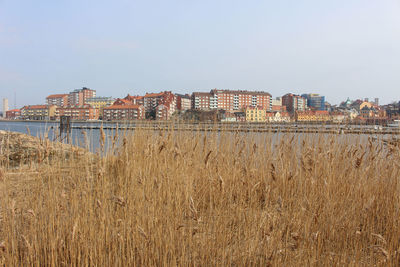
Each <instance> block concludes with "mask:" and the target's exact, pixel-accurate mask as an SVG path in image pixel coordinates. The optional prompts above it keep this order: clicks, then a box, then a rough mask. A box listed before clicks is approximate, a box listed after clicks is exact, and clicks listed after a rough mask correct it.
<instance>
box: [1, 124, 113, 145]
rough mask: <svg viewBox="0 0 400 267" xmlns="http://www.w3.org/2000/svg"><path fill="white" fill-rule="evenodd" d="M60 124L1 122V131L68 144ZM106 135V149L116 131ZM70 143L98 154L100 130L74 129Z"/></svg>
mask: <svg viewBox="0 0 400 267" xmlns="http://www.w3.org/2000/svg"><path fill="white" fill-rule="evenodd" d="M79 124H85V123H82V122H77V123H72V125H79ZM59 125H60V124H59V122H29V121H23V122H19V121H18V122H15V121H0V130H4V131H12V132H20V133H24V134H30V135H32V136H36V137H40V138H44V137H46V136H47V137H48V138H49V139H50V140H53V141H55V140H60V139H61V141H62V142H64V143H66V142H67V138H66V136H65V135H64V136H62V137H61V138H60V136H59V135H60V132H59ZM90 125H93V126H100V125H101V123H91V124H90ZM104 132H105V135H106V137H107V138H106V140H105V147H106V148H107V147H109V146H110V144H111V137H113V136H114V135H115V131H114V130H104ZM70 143H72V144H73V145H77V146H80V147H85V148H89V150H90V151H92V152H96V151H97V150H98V149H99V148H100V131H99V130H80V129H72V130H71V134H70Z"/></svg>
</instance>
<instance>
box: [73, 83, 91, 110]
mask: <svg viewBox="0 0 400 267" xmlns="http://www.w3.org/2000/svg"><path fill="white" fill-rule="evenodd" d="M93 97H96V90H92V89H89V88H86V87H83V88H82V89H76V90H74V91H72V92H70V93H69V95H68V106H83V105H85V104H86V100H87V99H89V98H93Z"/></svg>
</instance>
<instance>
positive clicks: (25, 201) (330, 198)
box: [0, 131, 400, 266]
mask: <svg viewBox="0 0 400 267" xmlns="http://www.w3.org/2000/svg"><path fill="white" fill-rule="evenodd" d="M100 136H101V138H102V139H103V143H104V139H105V138H106V137H105V136H104V135H100ZM117 138H121V139H122V140H123V141H122V145H121V146H120V147H116V146H111V147H110V150H109V151H108V153H106V156H105V157H103V158H101V159H99V160H97V161H95V162H93V161H91V160H90V158H89V157H83V158H79V159H78V158H74V157H72V158H69V159H68V160H65V159H59V160H56V161H52V163H51V164H45V162H46V161H42V162H44V163H43V164H40V166H36V165H35V166H33V167H32V166H31V167H30V168H29V169H27V168H22V169H21V170H18V169H13V170H9V169H7V168H5V166H4V165H3V166H2V169H3V171H2V172H3V177H2V181H1V182H0V192H1V198H0V207H1V215H2V217H1V218H2V220H1V226H2V227H1V228H0V263H1V264H4V265H7V266H11V265H101V266H104V265H117V266H122V265H123V266H136V265H145V266H154V265H157V266H170V265H190V266H192V265H202V266H203V265H215V266H226V265H241V266H242V265H246V266H247V265H261V266H304V265H306V266H309V265H316V266H326V265H328V266H342V265H358V266H361V265H382V266H388V265H391V266H396V265H398V264H399V260H400V257H399V256H400V255H399V253H400V250H399V249H400V222H399V220H398V218H399V216H400V186H399V177H400V166H399V162H400V150H399V148H398V146H396V145H393V146H392V145H390V146H389V145H387V144H385V143H383V142H382V140H380V139H376V140H372V139H368V138H367V139H365V138H364V139H360V138H358V137H354V136H353V137H346V136H344V137H343V136H337V135H329V136H322V135H318V134H314V135H302V136H301V135H295V134H285V135H281V136H279V137H277V136H276V135H273V134H267V135H262V136H261V135H251V134H248V135H240V134H237V133H220V134H216V133H212V132H210V133H207V134H200V133H189V132H180V131H177V132H172V131H160V132H158V133H154V132H149V131H135V134H134V135H126V136H119V137H118V136H117V137H115V139H117Z"/></svg>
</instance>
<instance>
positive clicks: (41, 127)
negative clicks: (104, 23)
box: [0, 121, 385, 152]
mask: <svg viewBox="0 0 400 267" xmlns="http://www.w3.org/2000/svg"><path fill="white" fill-rule="evenodd" d="M88 124H89V125H90V126H101V125H102V123H96V122H94V123H93V122H90V123H85V122H72V125H73V126H79V125H88ZM103 125H104V126H109V125H114V124H112V123H103ZM366 127H370V126H366ZM0 130H5V131H13V132H21V133H25V134H30V135H33V136H36V137H41V138H44V137H46V136H47V137H48V138H49V139H50V140H60V137H59V122H30V121H22V122H20V121H18V122H15V121H0ZM104 133H105V135H106V140H105V150H107V148H110V147H111V144H112V139H113V137H114V135H115V130H104ZM121 134H123V132H121V131H120V134H119V135H120V136H121ZM232 134H233V133H232ZM241 135H246V136H249V137H251V138H254V137H255V138H256V139H258V140H259V141H261V140H263V139H264V138H265V137H266V134H264V133H256V134H253V135H251V136H250V135H249V134H248V133H241ZM295 135H296V136H297V138H299V141H300V140H301V139H302V137H304V136H310V135H312V136H314V135H320V134H295ZM225 136H226V137H227V138H229V135H225ZM283 136H288V135H285V134H281V133H276V134H274V136H273V138H272V140H271V139H269V140H270V141H272V142H273V143H275V142H276V141H279V139H280V138H281V137H283ZM327 136H328V135H327ZM176 137H177V138H178V139H179V135H178V136H176ZM270 137H271V136H270ZM315 137H316V136H315ZM368 137H375V138H377V139H380V138H385V137H383V136H382V135H380V136H379V135H378V136H373V135H352V134H346V135H341V137H340V138H342V139H343V140H349V139H351V140H352V141H354V142H359V141H360V139H361V140H367V139H368ZM61 139H62V142H67V140H66V138H65V136H63V137H62V138H61ZM70 143H72V144H74V145H77V146H80V147H84V148H88V149H89V150H90V151H92V152H96V151H98V149H99V148H100V131H99V130H98V129H93V130H81V129H72V130H71V134H70Z"/></svg>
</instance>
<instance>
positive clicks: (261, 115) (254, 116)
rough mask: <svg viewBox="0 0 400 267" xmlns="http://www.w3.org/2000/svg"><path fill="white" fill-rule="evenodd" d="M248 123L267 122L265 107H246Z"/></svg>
mask: <svg viewBox="0 0 400 267" xmlns="http://www.w3.org/2000/svg"><path fill="white" fill-rule="evenodd" d="M245 112H246V121H248V122H265V121H266V110H265V109H264V108H263V107H252V106H249V107H246V109H245Z"/></svg>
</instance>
